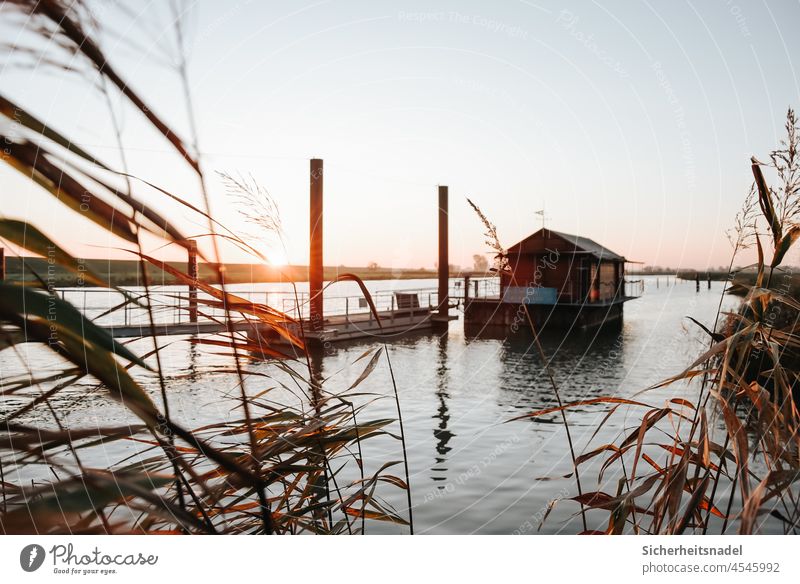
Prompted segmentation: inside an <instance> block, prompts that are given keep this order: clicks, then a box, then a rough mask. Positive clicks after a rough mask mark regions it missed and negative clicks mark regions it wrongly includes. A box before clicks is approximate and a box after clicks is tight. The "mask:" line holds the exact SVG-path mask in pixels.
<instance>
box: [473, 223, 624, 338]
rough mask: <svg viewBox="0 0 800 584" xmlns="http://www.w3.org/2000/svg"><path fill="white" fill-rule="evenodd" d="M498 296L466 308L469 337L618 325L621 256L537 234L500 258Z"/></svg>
mask: <svg viewBox="0 0 800 584" xmlns="http://www.w3.org/2000/svg"><path fill="white" fill-rule="evenodd" d="M504 256H505V257H504V262H503V263H504V267H503V269H502V270H501V272H500V293H499V295H498V296H497V297H494V298H473V299H471V300H470V301H469V302H467V303H466V304H465V307H464V324H465V327H466V328H467V330H468V331H469V332H480V331H487V332H501V333H507V332H509V331H511V332H513V331H516V330H517V329H522V328H530V324H529V321H528V317H527V316H526V315H525V312H527V314H528V315H529V316H530V319H531V320H532V321H533V324H534V326H535V327H536V328H537V330H540V329H544V328H548V329H550V328H557V329H559V330H562V331H563V330H570V329H573V328H577V329H585V328H591V327H597V326H601V325H603V324H607V323H611V322H615V321H620V320H621V319H622V307H623V304H624V303H625V302H627V301H628V300H631V299H632V298H633V296H629V295H626V293H625V264H626V262H627V261H628V260H626V259H625V258H624V257H623V256H621V255H619V254H617V253H615V252H613V251H611V250H610V249H608V248H606V247H604V246H602V245H600V244H599V243H597V242H595V241H593V240H591V239H589V238H588V237H582V236H579V235H571V234H568V233H562V232H560V231H553V230H551V229H546V228H544V227H543V228H542V229H540V230H539V231H537V232H535V233H533V234H532V235H529V236H528V237H526V238H525V239H523V240H522V241H520V242H518V243H517V244H515V245H513V246H511V247H510V248H509V249H508V250H506V252H505V254H504Z"/></svg>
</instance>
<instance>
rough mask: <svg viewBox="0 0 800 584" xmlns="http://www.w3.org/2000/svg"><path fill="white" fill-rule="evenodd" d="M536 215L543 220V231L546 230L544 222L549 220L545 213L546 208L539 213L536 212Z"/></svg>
mask: <svg viewBox="0 0 800 584" xmlns="http://www.w3.org/2000/svg"><path fill="white" fill-rule="evenodd" d="M535 214H536V215H539V216H540V217H541V218H542V229H544V222H545V221H546V220H547V215H545V213H544V206H542V208H541V209H540V210H539V211H536V213H535Z"/></svg>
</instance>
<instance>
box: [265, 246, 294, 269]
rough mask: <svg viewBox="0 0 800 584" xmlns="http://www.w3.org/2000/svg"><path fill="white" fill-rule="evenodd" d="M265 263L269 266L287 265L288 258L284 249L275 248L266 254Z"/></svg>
mask: <svg viewBox="0 0 800 584" xmlns="http://www.w3.org/2000/svg"><path fill="white" fill-rule="evenodd" d="M267 264H268V265H270V266H286V265H289V258H288V257H287V256H286V252H285V251H284V250H282V249H280V250H275V251H272V252H270V253H269V254H268V255H267Z"/></svg>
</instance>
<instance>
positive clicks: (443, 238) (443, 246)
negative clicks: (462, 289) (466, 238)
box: [438, 185, 450, 319]
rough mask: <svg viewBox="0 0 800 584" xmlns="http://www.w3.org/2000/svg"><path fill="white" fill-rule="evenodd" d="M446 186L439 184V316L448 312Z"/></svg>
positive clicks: (448, 264)
mask: <svg viewBox="0 0 800 584" xmlns="http://www.w3.org/2000/svg"><path fill="white" fill-rule="evenodd" d="M447 243H448V234H447V187H446V186H443V185H439V310H438V315H439V316H440V317H444V318H445V319H446V318H447V316H448V314H449V312H450V298H449V288H450V286H449V282H450V258H449V252H448V248H447Z"/></svg>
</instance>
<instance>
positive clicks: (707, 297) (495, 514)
mask: <svg viewBox="0 0 800 584" xmlns="http://www.w3.org/2000/svg"><path fill="white" fill-rule="evenodd" d="M434 285H435V283H434V282H433V281H405V282H403V281H396V282H371V283H370V288H371V289H372V290H379V289H380V290H386V289H391V288H394V289H401V288H408V289H411V288H421V287H432V286H434ZM245 288H246V289H253V288H258V287H255V286H254V287H245ZM721 290H722V284H721V283H719V282H715V283H713V284H712V288H711V289H710V290H708V289H707V287H706V284H705V283H703V284H702V285H701V289H700V291H699V292H696V291H695V284H694V283H693V282H692V283H688V282H680V281H678V282H677V283H675V282H674V281H673V280H672V279H670V283H669V284H667V280H666V278H664V277H662V278H660V285H659V286H658V287H657V286H656V278H654V277H649V278H645V292H644V295H643V296H642V297H641V298H639V299H637V300H634V301H631V302H629V303H627V304H626V306H625V317H624V323H623V324H622V326H621V327H620V328H619V329H618V330H615V331H604V332H600V333H585V334H578V335H572V336H570V337H569V338H566V339H565V338H560V337H558V336H556V337H548V338H545V339H544V345H545V352H546V353H547V355H548V356H549V357H550V358H551V359H552V364H553V370H554V372H555V376H556V381H557V383H558V385H559V387H560V390H561V392H562V398H563V399H564V400H565V401H574V400H578V399H584V398H587V397H596V396H601V395H617V396H630V395H632V394H634V393H635V392H637V391H638V390H640V389H643V388H645V387H647V386H648V385H650V384H652V383H653V382H656V381H659V380H661V379H663V378H665V377H667V376H669V375H671V374H674V373H678V372H680V371H681V370H683V369H684V368H685V367H686V366H687V365H688V364H689V363H690V362H691V361H692V360H693V358H694V357H696V356H697V355H698V354H699V353H700V352H701V351H702V349H703V347H704V346H707V342H708V341H707V338H704V333H702V331H699V330H698V329H697V327H696V326H695V325H694V324H692V323H691V322H690V321H689V320H688V319H687V318H686V317H687V316H692V317H694V318H696V319H697V320H699V321H700V322H703V323H704V324H706V325H708V326H712V325H713V321H714V318H715V314H716V310H717V305H718V303H719V301H720V295H721ZM350 292H351V290H349V289H345V292H344V293H347V294H349V293H350ZM737 302H738V301H737V300H736V299H735V298H732V297H726V298H724V300H723V310H724V309H730V308H732V307H734V306H735V305H736V303H737ZM150 342H151V341H148V340H141V341H136V342H134V343H132V345H131V346H132V347H133V348H134V349H138V350H139V351H141V352H144V351H147V350H149V348H151V345H150ZM161 342H162V343H163V344H165V345H166V347H165V349H164V353H163V354H164V358H165V363H166V367H167V369H168V371H169V374H170V380H169V394H170V400H171V406H172V408H173V410H174V411H175V410H177V411H179V412H180V414H179V415H180V418H181V419H182V421H183V422H184V423H185V424H187V425H188V426H189V427H193V426H199V425H201V424H203V423H208V422H210V421H218V420H219V419H220V418H226V417H230V416H232V415H235V412H232V408H233V407H234V404H233V403H232V400H231V396H232V395H234V394H235V391H236V389H235V383H234V380H233V379H231V378H230V377H227V376H225V375H221V374H217V373H213V369H214V367H215V366H216V365H219V364H220V363H227V362H226V360H225V358H224V357H221V356H218V355H216V354H215V351H214V350H213V349H200V348H198V347H194V346H190V345H189V344H188V343H187V342H186V341H185V339H182V338H165V339H162V341H161ZM374 346H375V343H373V342H359V343H352V344H349V345H341V346H334V347H332V348H331V349H330V350H328V351H327V353H326V355H325V356H324V357H323V359H322V361H321V367H322V373H323V375H325V376H331V379H330V380H329V381H328V384H327V387H328V389H329V390H332V391H333V390H343V389H345V388H346V387H348V386H349V385H350V383H352V382H353V380H354V379H355V378H357V377H358V375H359V374H360V372H361V370H362V368H363V366H364V364H365V363H364V361H362V362H360V363H357V364H355V365H352V362H353V361H354V360H355V359H356V358H357V357H358V356H360V355H361V354H362V353H363V352H364V351H365V350H366V349H367V348H370V347H374ZM27 350H29V351H31V354H30V358H31V359H37V358H38V359H40V361H41V362H42V363H43V368H44V363H45V361H44V359H47V360H48V361H46V362H47V363H52V359H53V358H52V356H49V355H38V354H37V353H35V351H36V349H35V348H34V346H31V348H29V349H27ZM389 351H390V356H391V360H392V364H393V366H394V370H395V374H396V377H397V384H398V388H399V392H400V398H401V403H402V409H403V416H404V419H405V429H406V436H407V440H408V455H409V459H410V471H411V482H412V488H413V497H414V519H415V524H416V528H417V531H418V532H420V533H535V532H536V530H537V528H538V524H539V522H540V520H541V518H542V514H543V512H544V510H545V509H546V507H547V504H548V502H549V501H550V500H552V499H554V498H565V497H571V496H574V495H575V494H576V492H575V487H574V482H573V480H572V479H565V478H563V475H566V474H568V473H570V472H571V463H570V460H569V454H568V449H567V443H566V437H565V432H564V429H563V426H562V424H561V421H560V420H561V419H560V416H559V415H558V414H553V415H549V416H545V417H543V418H539V419H537V421H517V422H511V423H506V421H507V420H509V419H510V418H512V417H514V416H518V415H521V414H523V413H525V412H528V411H533V410H537V409H541V408H546V407H549V406H552V405H554V398H553V394H552V390H551V388H550V385H549V383H548V382H547V378H546V377H545V376H544V374H543V369H542V363H541V360H540V358H539V356H538V354H537V353H535V351H534V350H533V347H532V345H531V342H530V339H529V338H526V337H520V338H514V339H511V338H506V339H476V338H468V337H465V335H464V333H463V323H462V322H461V320H458V321H453V322H452V323H451V324H450V327H449V331H448V332H447V333H446V334H441V335H435V334H427V333H426V334H416V335H414V336H411V337H406V338H402V339H399V340H396V341H394V342H391V343H390V344H389ZM7 353H8V351H5V352H3V353H2V354H0V373H1V374H2V375H3V376H4V377H5V376H8V375H11V374H13V373H14V372H15V371H16V370H17V368H18V364H15V363H14V361H13V358H11V357H9V356H8V355H7ZM252 368H254V369H256V370H258V371H262V372H266V373H275V368H274V366H273V365H270V364H269V363H257V364H254V365H252ZM145 383H146V384H148V385H149V387H150V388H152V389H153V390H154V392H155V390H156V386H155V384H154V383H153V381H152V380H145ZM267 383H268V382H267V381H259V382H258V383H254V384H253V385H252V386H251V387H250V389H251V391H258V390H261V389H265V388H266V387H267V386H268V385H264V384H267ZM259 384H261V385H259ZM272 385H274V384H272ZM390 387H391V385H390V382H389V373H388V369H387V367H386V365H385V362H383V363H382V364H381V365H380V366H379V367H378V368H377V369H376V370H375V371H374V373H373V374H372V375H371V376H370V377H369V378H368V379H367V380H366V381H365V382H364V383H363V384H362V385H361V386H359V390H360V391H370V392H377V393H381V394H386V393H387V391H390V389H389V388H390ZM682 391H683V392H687V393H691V391H692V389H691V388H681V387H672V388H670V389H668V390H658V391H652V392H650V393H649V394H646V396H645V397H643V399H645V400H646V401H647V402H648V403H650V404H654V405H659V404H661V403H663V402H664V401H665V400H666V399H669V398H670V397H673V396H674V395H676V393H680V392H682ZM73 392H74V393H73V395H70V396H65V397H63V398H62V399H63V400H69V401H68V403H67V404H66V406H67V407H68V409H69V412H70V413H69V415H68V416H67V417H66V419H65V422H66V423H67V424H69V425H73V426H76V427H77V426H81V425H86V424H92V423H102V424H113V423H117V422H122V421H125V420H127V419H128V418H127V417H126V416H125V414H124V412H122V411H121V408H120V407H119V406H118V405H116V404H113V403H111V402H109V401H107V400H106V399H104V398H103V397H102V396H101V395H100V394H99V393H97V392H92V391H88V388H83V389H81V390H78V389H75V390H73ZM287 398H288V396H287ZM273 399H275V396H273ZM3 405H5V406H7V407H10V405H13V404H10V405H9V404H3ZM370 408H371V409H370V410H369V411H370V412H371V416H370V417H372V418H383V417H395V409H394V408H395V406H394V402H393V401H392V400H389V399H384V400H380V401H378V402H376V403H374V404H373V405H372V406H370ZM606 411H607V408H605V407H602V406H593V407H587V408H581V409H579V410H575V411H572V412H571V413H570V414H569V421H570V424H571V427H572V431H573V438H574V440H575V443H576V449H577V450H578V451H579V452H580V451H583V450H584V449H586V446H587V442H588V440H589V439H590V437H591V435H592V433H593V432H594V430H595V427H596V424H597V423H598V422H599V421H600V420H601V419H602V418H603V416H604V415H605V413H606ZM635 413H636V412H629V411H627V410H625V409H624V408H620V410H619V411H618V412H617V413H616V414H615V416H614V417H612V418H611V419H610V420H609V422H608V423H607V425H606V426H605V428H604V429H603V430H602V431H601V432H600V433H599V434H598V435H597V436H596V437H595V438H594V440H593V441H592V444H593V445H595V446H598V445H600V444H603V443H606V442H609V441H610V440H613V439H614V438H615V437H617V436H618V435H619V434H620V433H621V432H623V431H625V430H626V429H627V431H630V429H631V428H632V427H633V426H634V425H636V424H637V422H636V415H635ZM37 415H41V416H45V415H46V414H45V413H44V412H40V413H38V414H37ZM42 419H43V420H44V419H45V418H44V417H43V418H42ZM365 447H366V451H365V458H366V460H367V461H368V462H370V463H371V465H372V466H373V467H376V466H379V465H380V463H382V462H383V461H385V460H391V459H398V458H399V457H400V456H401V451H400V448H399V443H397V442H396V441H391V440H385V441H380V440H378V441H375V442H374V443H373V444H372V445H370V446H367V444H365ZM126 448H131V447H130V446H127V445H124V444H118V445H115V446H114V447H113V448H110V449H108V450H106V451H104V452H95V453H94V454H93V460H90V461H89V462H90V463H91V464H97V465H101V464H106V463H112V462H113V461H114V460H115V459H117V458H118V457H119V456H120V455H123V454H128V452H127V451H126ZM398 468H399V467H398ZM396 474H398V475H401V474H402V472H401V470H397V469H396ZM595 476H596V473H595ZM601 488H602V489H605V490H607V491H609V492H612V493H613V492H614V491H615V490H616V485H615V484H610V485H608V484H607V485H604V486H601ZM584 489H585V490H587V491H590V490H601V489H598V485H597V482H596V479H594V480H593V479H592V474H591V473H587V474H586V475H585V478H584ZM382 494H383V495H384V496H385V497H386V498H387V499H389V500H390V501H391V502H392V503H394V504H395V506H396V507H397V508H398V509H400V510H402V509H404V508H405V504H404V500H403V497H402V496H399V494H398V493H397V492H396V491H393V490H392V487H391V486H388V485H387V487H386V490H385V492H384V493H382ZM577 509H578V507H577V504H575V503H573V502H570V501H561V502H560V503H559V504H558V505H556V507H555V508H554V510H553V511H552V513H551V514H550V516H549V517H548V519H547V521H546V522H545V523H544V525H543V527H542V529H541V532H543V533H558V532H566V533H575V532H577V531H580V526H579V524H578V523H576V518H575V516H574V514H575V512H576V511H577ZM605 517H606V515H605V514H600V515H597V516H595V518H594V519H595V526H600V527H602V522H603V519H604V518H605ZM590 519H591V516H590ZM398 530H399V529H398V528H397V527H395V526H392V525H385V524H374V525H371V526H368V531H369V532H372V533H376V532H379V533H380V532H390V533H391V532H396V531H398Z"/></svg>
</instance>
